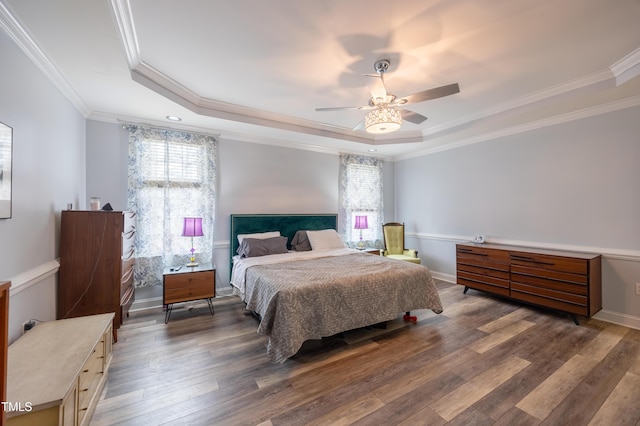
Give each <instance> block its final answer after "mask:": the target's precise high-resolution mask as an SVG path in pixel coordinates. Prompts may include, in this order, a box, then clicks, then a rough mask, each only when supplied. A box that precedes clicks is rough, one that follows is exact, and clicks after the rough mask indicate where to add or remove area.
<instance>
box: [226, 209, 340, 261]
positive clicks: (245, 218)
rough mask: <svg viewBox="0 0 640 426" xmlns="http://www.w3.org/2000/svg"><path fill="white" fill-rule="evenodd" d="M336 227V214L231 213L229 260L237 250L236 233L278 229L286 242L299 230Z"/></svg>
mask: <svg viewBox="0 0 640 426" xmlns="http://www.w3.org/2000/svg"><path fill="white" fill-rule="evenodd" d="M320 229H336V230H337V229H338V215H337V214H232V215H231V244H230V246H231V253H230V261H231V264H232V265H233V256H235V254H236V251H237V250H238V234H253V233H256V232H269V231H280V235H284V236H285V237H287V238H288V243H287V245H289V243H291V239H292V238H293V236H294V235H295V233H296V231H299V230H311V231H317V230H320Z"/></svg>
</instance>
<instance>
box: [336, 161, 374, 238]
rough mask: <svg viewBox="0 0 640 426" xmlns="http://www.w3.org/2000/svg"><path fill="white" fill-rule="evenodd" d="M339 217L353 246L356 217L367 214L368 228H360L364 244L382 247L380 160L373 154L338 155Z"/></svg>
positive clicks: (345, 235) (357, 233)
mask: <svg viewBox="0 0 640 426" xmlns="http://www.w3.org/2000/svg"><path fill="white" fill-rule="evenodd" d="M340 205H341V209H340V217H341V226H340V228H341V229H340V233H341V234H342V236H343V238H344V240H345V242H346V244H347V245H348V246H350V247H356V246H357V244H358V242H359V241H360V231H361V230H359V229H355V228H354V226H355V221H356V216H367V224H368V228H367V229H363V230H362V239H363V241H364V244H365V245H366V246H367V247H376V248H381V247H382V223H383V221H384V217H383V200H382V160H381V159H378V158H373V157H365V156H359V155H351V154H342V155H341V156H340Z"/></svg>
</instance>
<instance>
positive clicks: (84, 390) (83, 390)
mask: <svg viewBox="0 0 640 426" xmlns="http://www.w3.org/2000/svg"><path fill="white" fill-rule="evenodd" d="M88 390H89V388H86V389H82V390H81V392H86V391H88Z"/></svg>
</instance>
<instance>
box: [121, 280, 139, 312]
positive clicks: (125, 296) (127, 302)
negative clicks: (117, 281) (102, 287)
mask: <svg viewBox="0 0 640 426" xmlns="http://www.w3.org/2000/svg"><path fill="white" fill-rule="evenodd" d="M135 294H136V290H135V289H134V288H133V286H131V287H129V288H128V289H127V290H126V291H125V292H123V293H122V299H121V300H120V318H122V321H124V317H128V316H129V309H131V305H133V301H134V300H135Z"/></svg>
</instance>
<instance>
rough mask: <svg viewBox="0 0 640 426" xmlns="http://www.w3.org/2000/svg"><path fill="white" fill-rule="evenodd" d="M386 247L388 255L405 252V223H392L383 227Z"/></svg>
mask: <svg viewBox="0 0 640 426" xmlns="http://www.w3.org/2000/svg"><path fill="white" fill-rule="evenodd" d="M382 234H383V236H384V247H385V250H386V251H387V253H388V254H402V253H403V252H404V223H397V222H390V223H385V224H384V225H382Z"/></svg>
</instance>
